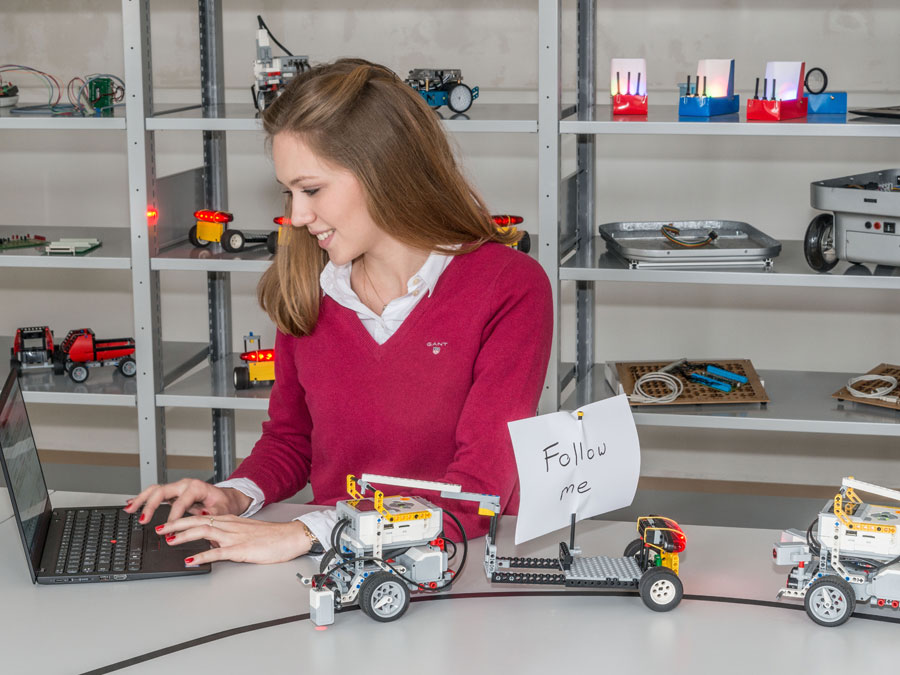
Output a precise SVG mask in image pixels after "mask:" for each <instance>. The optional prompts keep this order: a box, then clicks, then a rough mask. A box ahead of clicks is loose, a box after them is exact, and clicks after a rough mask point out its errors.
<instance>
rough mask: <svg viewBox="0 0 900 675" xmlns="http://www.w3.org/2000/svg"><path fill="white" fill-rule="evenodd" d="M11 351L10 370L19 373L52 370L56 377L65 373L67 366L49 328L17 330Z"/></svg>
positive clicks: (32, 327) (35, 327)
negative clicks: (60, 355)
mask: <svg viewBox="0 0 900 675" xmlns="http://www.w3.org/2000/svg"><path fill="white" fill-rule="evenodd" d="M9 351H10V358H9V365H10V368H12V369H13V370H15V371H17V372H18V373H21V372H22V371H27V370H44V369H47V368H52V369H53V373H54V374H55V375H62V374H63V373H64V372H65V364H64V362H63V360H61V359H60V357H59V350H58V349H57V347H56V346H54V344H53V333H52V331H51V330H50V327H49V326H30V327H26V328H17V329H16V335H15V337H14V338H13V346H12V347H10V350H9Z"/></svg>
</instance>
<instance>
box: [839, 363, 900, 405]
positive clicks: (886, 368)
mask: <svg viewBox="0 0 900 675" xmlns="http://www.w3.org/2000/svg"><path fill="white" fill-rule="evenodd" d="M866 374H867V375H870V374H871V375H893V376H894V377H896V378H897V379H898V380H900V366H892V365H891V364H890V363H880V364H878V365H877V366H875V367H874V368H872V370H870V371H869V372H868V373H866ZM884 384H886V383H885V382H880V383H879V382H877V381H876V382H857V383H856V384H855V385H854V387H853V388H854V389H859V390H860V391H864V392H870V391H874V390H876V389H878V388H879V387H880V386H884ZM831 396H832V398H836V399H838V400H839V401H853V402H854V403H864V404H866V405H877V406H878V407H879V408H890V409H891V410H900V403H888V402H887V401H879V400H878V399H877V398H858V397H856V396H854V395H853V394H851V393H850V392H849V391H847V387H841V388H840V389H839V390H838V391H836V392H834V393H833V394H832V395H831ZM888 396H900V387H897V388H896V389H894V391H892V392H890V393H889V394H888Z"/></svg>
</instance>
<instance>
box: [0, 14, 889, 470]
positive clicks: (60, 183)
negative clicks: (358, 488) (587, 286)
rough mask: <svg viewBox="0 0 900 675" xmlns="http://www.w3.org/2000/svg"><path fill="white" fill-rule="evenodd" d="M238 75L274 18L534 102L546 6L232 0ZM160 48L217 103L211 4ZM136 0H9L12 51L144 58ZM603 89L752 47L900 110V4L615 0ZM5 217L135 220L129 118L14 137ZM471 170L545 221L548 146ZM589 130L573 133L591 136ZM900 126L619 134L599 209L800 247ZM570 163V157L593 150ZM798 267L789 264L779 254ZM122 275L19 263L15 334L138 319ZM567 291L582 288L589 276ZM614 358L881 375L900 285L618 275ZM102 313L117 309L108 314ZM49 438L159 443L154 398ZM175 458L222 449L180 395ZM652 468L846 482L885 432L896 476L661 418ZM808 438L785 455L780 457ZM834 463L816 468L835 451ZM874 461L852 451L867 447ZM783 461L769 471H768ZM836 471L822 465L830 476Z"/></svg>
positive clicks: (185, 318) (611, 300)
mask: <svg viewBox="0 0 900 675" xmlns="http://www.w3.org/2000/svg"><path fill="white" fill-rule="evenodd" d="M223 4H224V7H225V15H224V16H225V21H224V35H225V44H226V48H225V83H226V86H227V98H228V100H229V101H238V102H249V100H250V94H249V87H250V84H251V65H252V61H253V59H254V56H255V50H254V38H255V30H256V18H255V17H256V14H257V13H262V14H263V16H264V18H265V19H266V21H267V23H268V24H269V26H270V28H271V29H272V30H273V32H274V33H275V34H276V36H277V37H278V38H279V39H280V40H281V41H282V42H283V43H284V44H285V45H287V46H288V47H289V48H291V49H293V50H294V51H295V52H300V53H306V54H309V55H310V56H311V57H312V59H313V60H314V61H326V60H331V59H334V58H337V57H341V56H363V57H365V58H369V59H371V60H374V61H379V62H382V63H385V64H386V65H388V66H390V67H392V68H394V69H395V70H397V71H398V72H401V73H403V72H405V70H407V69H409V68H412V67H426V66H431V65H434V66H445V67H460V68H462V69H463V72H464V74H465V77H466V80H467V81H468V82H469V83H470V84H473V85H474V84H477V85H479V86H480V88H481V91H482V94H481V99H480V101H479V102H476V103H475V105H478V104H479V103H480V102H533V101H535V100H536V93H535V90H536V86H537V48H536V46H537V2H536V0H501V1H496V2H473V1H471V0H464V1H462V2H460V1H457V2H446V1H444V2H439V1H438V0H422V1H419V2H414V1H413V0H406V1H399V0H381V1H380V2H379V1H377V0H376V1H375V2H363V1H362V0H331V1H328V2H326V1H325V0H308V1H307V2H304V3H292V2H289V1H288V0H284V1H282V2H277V1H275V0H265V1H261V2H252V1H250V0H247V1H242V2H238V1H237V0H226V1H225V2H224V3H223ZM573 8H574V2H567V3H566V5H565V16H564V26H565V29H564V36H563V37H564V59H563V63H564V68H565V69H566V73H565V77H564V81H563V84H564V90H565V96H566V98H567V99H571V98H572V93H571V90H572V88H573V87H574V82H575V77H574V67H573V66H574V54H575V50H574V45H575V32H574V15H573ZM151 9H152V15H151V16H152V28H153V35H152V50H153V68H154V83H155V86H156V91H155V94H154V95H155V98H156V100H157V101H158V102H166V101H169V102H179V101H196V100H198V97H199V94H198V91H197V83H198V79H199V65H198V57H197V52H198V38H197V9H196V4H195V3H192V2H183V1H182V0H153V2H151ZM120 11H121V9H120V3H119V2H117V1H116V0H74V1H72V2H67V3H58V2H53V1H52V0H44V1H43V2H35V1H33V0H5V2H4V3H3V7H2V10H0V12H2V13H0V62H2V63H24V64H27V65H31V66H34V67H38V68H42V69H44V70H47V71H49V72H51V73H53V74H55V75H57V77H59V78H61V79H63V80H68V79H69V78H70V77H72V76H74V75H83V74H87V73H93V72H98V71H108V72H113V73H118V74H121V72H122V54H121V49H122V38H121V25H120V20H119V17H120ZM598 17H599V23H600V26H599V27H598V28H597V37H598V45H599V47H598V52H599V57H598V72H599V73H600V74H601V78H600V83H599V84H600V86H599V87H598V89H599V90H600V91H601V92H603V90H604V87H605V81H604V79H603V78H604V75H603V74H605V73H606V72H607V70H608V67H607V64H608V62H609V58H611V57H613V56H643V57H646V58H647V61H648V69H649V73H648V80H649V85H650V97H651V104H653V103H668V104H671V103H673V102H674V100H675V94H674V92H675V88H676V83H677V82H679V81H682V80H683V79H684V77H685V75H686V74H687V73H688V72H693V71H694V65H695V62H696V60H697V59H699V58H715V57H726V56H727V57H734V58H735V59H736V60H737V65H736V75H737V89H738V91H739V93H741V94H742V95H743V96H744V97H746V96H747V94H748V92H752V88H753V82H754V79H755V77H756V76H757V75H761V74H762V72H763V69H764V66H765V62H766V61H767V60H795V59H796V60H800V59H805V60H806V62H807V64H808V67H811V66H821V67H823V68H824V69H825V70H826V71H827V72H828V75H829V80H830V83H831V84H830V86H831V88H832V89H834V90H847V91H849V92H850V96H851V103H852V104H854V105H869V104H881V103H888V102H891V103H900V95H898V89H900V86H898V77H897V75H896V65H895V64H896V61H897V56H898V48H897V46H896V44H897V43H896V36H897V35H898V34H900V6H898V5H897V4H896V3H895V2H893V1H892V0H852V1H851V0H843V1H835V2H828V1H826V0H798V1H795V2H792V3H790V7H787V6H785V3H782V2H780V1H779V0H757V1H751V0H726V1H723V2H716V0H686V1H684V0H683V1H681V2H675V3H673V2H667V1H665V0H644V1H638V0H631V1H626V0H613V1H609V2H604V1H603V0H600V1H599V2H598ZM12 79H13V80H14V81H15V82H16V83H17V84H19V86H20V87H21V88H22V89H23V96H22V98H23V101H25V102H37V101H40V100H41V96H42V93H41V89H40V87H39V86H35V83H34V82H31V81H29V79H27V78H26V77H25V76H17V77H14V78H12ZM0 139H2V144H0V148H2V158H3V161H2V162H0V186H2V198H0V222H2V223H4V224H22V225H23V226H25V225H27V226H28V227H29V228H38V227H39V226H40V225H51V224H59V223H61V222H65V223H71V224H72V225H73V226H77V225H88V224H90V225H95V224H96V225H105V226H113V225H122V224H123V223H124V222H125V218H126V211H127V203H126V182H125V157H124V133H123V132H108V133H93V132H84V133H62V132H10V131H5V132H2V136H0ZM156 140H157V147H158V150H159V154H158V173H159V175H166V174H168V173H172V172H175V171H178V170H181V169H185V168H190V167H192V166H196V165H197V164H198V163H199V161H200V156H201V146H200V136H199V134H196V133H187V132H158V133H157V134H156ZM454 141H455V142H456V144H457V145H458V148H459V153H460V157H461V159H462V161H463V162H464V165H465V167H466V170H467V171H468V173H469V174H470V176H471V177H472V179H473V180H474V182H475V183H476V185H477V186H478V188H479V189H480V190H481V191H482V192H483V193H484V194H485V196H486V197H487V199H488V202H489V204H490V205H491V206H492V207H493V208H495V209H496V210H498V211H508V212H516V213H520V214H522V215H524V216H525V217H526V219H527V220H526V224H527V225H528V226H530V227H531V228H534V229H536V226H537V225H536V212H537V201H536V197H535V186H536V184H537V166H536V161H535V157H536V154H537V153H536V138H535V137H534V136H528V135H518V134H507V135H474V134H472V135H469V134H461V135H458V136H456V137H455V138H454ZM569 145H571V143H567V147H568V146H569ZM898 150H900V145H898V143H897V142H896V141H885V140H881V139H877V140H866V139H862V140H846V139H838V140H830V139H773V138H752V139H751V138H714V137H687V136H685V137H659V136H648V137H640V136H622V137H600V138H599V139H598V150H597V156H598V200H597V201H598V222H607V221H616V220H656V219H670V220H675V219H680V218H728V219H735V220H744V221H747V222H749V223H751V224H753V225H755V226H756V227H758V228H760V229H762V230H763V231H765V232H766V233H768V234H770V235H772V236H774V237H776V238H782V239H799V238H800V237H802V235H803V232H804V230H805V227H806V224H807V223H808V222H809V220H810V218H811V217H812V215H813V213H814V212H813V210H812V209H811V208H810V206H809V196H808V195H809V188H808V185H809V183H810V181H812V180H816V179H822V178H830V177H837V176H841V175H846V174H849V173H853V172H858V171H865V170H872V169H881V168H887V167H894V166H897V165H898V162H900V152H898ZM228 153H229V172H228V176H229V192H230V208H231V210H232V211H233V212H234V213H235V215H236V218H237V220H238V221H240V222H241V223H242V224H245V225H244V226H245V227H248V229H250V227H251V226H250V223H253V224H254V225H256V224H257V223H258V226H259V227H261V228H264V227H265V226H266V225H265V224H266V223H268V222H270V218H271V217H272V216H273V215H275V212H276V211H277V210H278V204H279V203H280V197H279V195H278V193H277V190H276V188H275V185H274V181H273V180H272V177H271V176H272V172H271V165H270V160H269V158H268V157H267V156H266V155H265V153H264V151H263V144H262V137H261V135H257V134H253V133H230V134H229V136H228ZM569 163H570V160H569ZM776 265H777V262H776ZM254 284H255V278H253V277H252V275H247V274H235V275H233V279H232V289H233V310H234V321H233V323H234V330H235V335H234V346H235V348H239V347H240V338H241V335H242V334H243V333H244V332H246V331H248V330H253V331H254V332H262V334H263V336H264V340H265V341H266V342H268V343H271V340H272V337H273V331H272V327H271V324H270V323H269V322H268V320H267V319H266V318H265V317H264V315H263V314H262V313H261V312H260V310H259V309H258V308H257V307H256V303H255V297H254ZM128 288H129V283H128V278H127V274H125V273H121V272H86V273H79V272H72V271H63V272H37V271H31V270H26V271H21V270H3V269H0V306H2V308H3V310H4V311H3V312H2V316H0V334H10V333H11V332H13V331H14V329H15V328H16V327H17V326H22V325H29V324H42V323H48V324H50V325H52V326H53V327H54V328H55V329H56V331H57V332H62V331H65V330H67V329H68V328H70V327H74V326H76V325H91V326H92V327H93V328H95V330H97V332H98V333H107V334H112V333H115V334H116V335H119V334H128V333H129V331H130V330H131V326H132V324H131V316H130V313H131V309H130V308H131V298H130V293H129V290H128ZM162 289H163V299H162V302H163V305H162V306H163V324H162V325H163V337H164V339H178V340H203V339H206V337H207V333H206V330H207V329H206V314H205V275H204V274H203V273H163V274H162ZM566 290H567V291H568V290H570V289H568V288H567V289H566ZM570 296H571V293H567V294H566V297H567V304H566V305H565V306H564V311H563V316H564V319H563V322H562V326H561V335H562V345H563V352H564V353H563V356H564V358H568V359H570V360H571V359H572V358H573V354H574V328H573V327H574V320H573V311H572V307H571V298H570ZM597 303H598V307H597V330H596V344H595V353H596V355H597V357H598V358H602V359H641V358H668V357H670V356H672V357H677V356H681V355H685V354H692V355H695V356H700V355H704V354H708V355H720V356H723V355H724V356H742V357H748V358H751V359H753V361H754V363H755V364H756V365H757V367H758V368H797V369H816V368H819V369H822V370H828V371H848V372H864V371H865V370H868V369H869V368H870V367H872V366H873V365H875V364H876V363H879V362H881V361H888V362H894V363H897V362H898V361H900V353H898V347H897V344H898V342H897V335H898V334H900V312H898V309H900V300H898V296H897V294H896V293H891V292H888V291H871V292H865V291H858V292H850V291H833V290H813V289H803V290H792V289H774V288H772V289H769V288H741V287H736V286H727V287H715V286H684V285H680V284H679V285H671V286H666V285H663V284H655V285H633V284H605V285H602V286H598V288H597ZM98 308H99V310H98ZM32 407H33V418H34V423H35V427H36V433H37V436H38V441H39V444H40V445H41V446H42V447H47V448H54V449H91V450H103V451H119V452H121V451H128V452H136V446H137V437H136V431H135V428H136V424H135V420H134V415H133V411H130V410H110V409H107V408H91V407H81V406H37V405H35V406H32ZM263 417H264V416H263V415H261V414H252V413H241V414H239V415H238V442H239V454H241V455H243V454H246V452H248V451H249V448H250V447H251V446H252V443H253V441H254V440H255V438H256V435H257V433H258V427H259V423H260V421H261V420H262V419H263ZM167 428H168V439H169V451H170V452H171V453H175V454H198V455H208V454H209V453H210V451H211V444H210V438H209V414H208V413H207V412H206V411H194V410H169V411H168V414H167ZM642 436H643V439H644V447H645V455H644V472H645V473H646V474H648V475H695V476H704V477H717V478H749V479H753V480H765V479H776V480H777V479H778V478H775V474H776V473H777V472H778V471H781V470H782V469H781V468H779V467H780V466H781V465H782V462H783V463H784V464H783V466H784V469H783V470H784V471H785V472H786V473H787V474H788V475H786V476H780V478H781V479H783V480H792V481H798V482H808V481H812V482H815V481H822V482H829V483H830V482H833V480H832V479H831V478H829V477H830V476H831V472H832V471H833V472H834V473H835V474H837V475H839V474H840V472H841V471H844V469H845V468H852V467H845V465H846V464H847V462H846V461H845V462H843V463H841V464H840V465H839V464H838V463H837V460H836V459H834V458H836V457H848V456H850V453H849V452H848V451H847V450H846V448H847V446H848V445H853V446H854V447H858V446H859V447H864V448H865V449H866V451H865V453H864V454H865V456H866V457H867V460H866V462H867V463H866V466H867V467H868V468H870V469H871V470H872V471H875V470H885V471H890V470H893V467H892V464H891V462H892V459H893V458H892V457H891V453H892V451H893V450H894V447H893V446H894V445H895V444H893V443H892V442H891V441H889V440H888V439H882V438H875V439H864V441H863V442H858V441H857V440H854V439H847V438H845V437H834V436H824V435H823V436H819V435H784V434H781V435H778V434H721V433H716V434H713V433H703V432H679V433H678V434H677V435H675V436H676V438H675V439H674V440H673V438H672V436H673V435H672V434H671V433H666V432H664V431H659V430H644V431H643V432H642ZM760 447H766V448H768V449H771V448H772V447H783V448H792V451H790V452H789V451H787V450H784V451H783V452H782V453H780V454H779V455H778V456H773V455H772V453H771V452H767V453H759V452H758V450H757V449H758V448H760ZM817 453H821V454H823V455H825V456H829V457H831V458H832V460H831V461H829V462H826V463H824V464H822V465H821V466H822V467H824V468H821V469H819V470H817V471H815V472H810V471H808V470H807V469H808V466H809V460H810V457H811V456H815V455H816V454H817ZM850 463H852V460H850ZM760 467H762V468H760ZM814 474H815V475H814Z"/></svg>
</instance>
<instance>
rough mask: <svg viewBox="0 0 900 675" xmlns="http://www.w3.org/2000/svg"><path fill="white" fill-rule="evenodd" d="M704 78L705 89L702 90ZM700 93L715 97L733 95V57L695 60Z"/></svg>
mask: <svg viewBox="0 0 900 675" xmlns="http://www.w3.org/2000/svg"><path fill="white" fill-rule="evenodd" d="M704 78H706V91H705V92H704V91H702V87H703V81H704ZM697 83H698V85H699V87H700V88H701V91H700V92H699V93H700V94H702V95H704V96H712V97H715V98H719V97H728V98H731V97H732V96H734V59H702V60H700V61H698V62H697Z"/></svg>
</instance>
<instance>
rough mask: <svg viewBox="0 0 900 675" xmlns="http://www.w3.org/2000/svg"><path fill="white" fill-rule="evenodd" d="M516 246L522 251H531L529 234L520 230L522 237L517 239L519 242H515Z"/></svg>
mask: <svg viewBox="0 0 900 675" xmlns="http://www.w3.org/2000/svg"><path fill="white" fill-rule="evenodd" d="M516 248H517V249H519V250H520V251H522V253H528V252H529V251H531V235H530V234H528V233H527V232H525V231H523V232H522V238H521V239H519V243H518V244H516Z"/></svg>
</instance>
